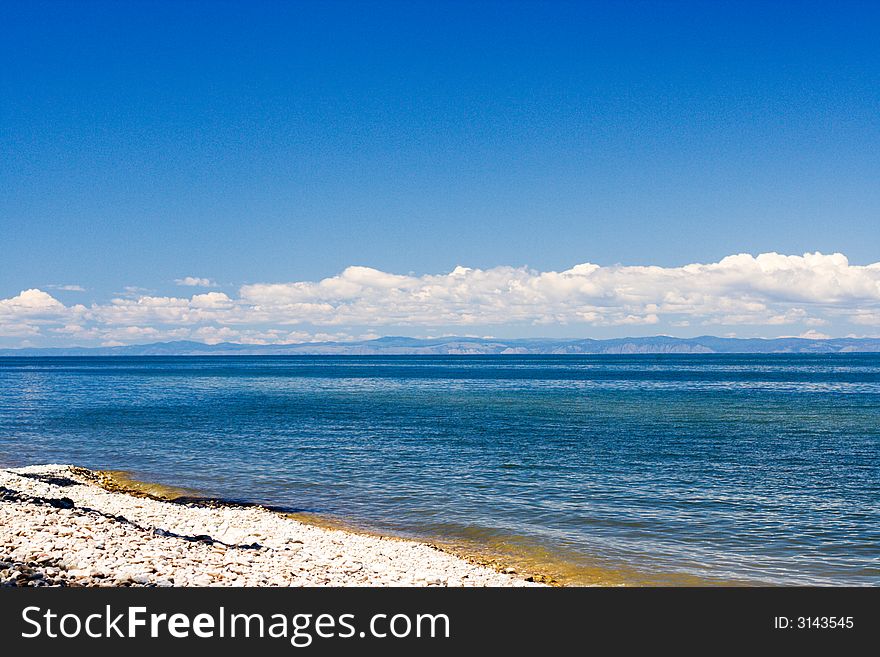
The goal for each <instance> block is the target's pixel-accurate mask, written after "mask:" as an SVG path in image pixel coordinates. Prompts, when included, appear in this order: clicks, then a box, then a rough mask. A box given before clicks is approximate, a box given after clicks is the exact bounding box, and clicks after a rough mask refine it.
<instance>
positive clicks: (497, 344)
mask: <svg viewBox="0 0 880 657" xmlns="http://www.w3.org/2000/svg"><path fill="white" fill-rule="evenodd" d="M858 352H880V338H834V339H828V340H813V339H807V338H775V339H761V338H749V339H740V338H716V337H713V336H709V335H707V336H702V337H699V338H672V337H668V336H663V335H656V336H652V337H646V338H614V339H611V340H591V339H553V338H519V339H511V340H505V339H495V338H458V337H446V338H430V339H421V338H405V337H387V338H378V339H376V340H362V341H359V342H310V343H302V344H288V345H251V344H236V343H232V342H221V343H220V344H213V345H210V344H203V343H201V342H190V341H184V340H181V341H177V342H155V343H153V344H142V345H126V346H121V347H64V348H55V347H49V348H27V349H0V356H220V355H240V356H259V355H273V356H277V355H318V354H325V355H339V356H348V355H352V356H371V355H405V354H416V355H418V354H424V355H430V354H462V355H468V354H471V355H480V354H835V353H838V354H842V353H858Z"/></svg>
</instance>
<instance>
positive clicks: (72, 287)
mask: <svg viewBox="0 0 880 657" xmlns="http://www.w3.org/2000/svg"><path fill="white" fill-rule="evenodd" d="M49 287H50V288H51V289H53V290H61V291H62V292H85V291H86V288H84V287H83V286H82V285H50V286H49Z"/></svg>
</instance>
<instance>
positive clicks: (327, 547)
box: [0, 465, 539, 586]
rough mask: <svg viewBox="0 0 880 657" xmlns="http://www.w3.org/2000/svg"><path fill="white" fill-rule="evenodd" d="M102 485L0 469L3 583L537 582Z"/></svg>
mask: <svg viewBox="0 0 880 657" xmlns="http://www.w3.org/2000/svg"><path fill="white" fill-rule="evenodd" d="M107 488H108V486H107V483H106V477H102V473H100V472H93V471H90V470H86V469H84V468H79V467H75V466H70V465H40V466H31V467H25V468H17V469H5V470H0V585H2V586H538V585H539V584H537V583H535V582H532V581H528V580H527V578H525V577H523V576H520V575H517V574H516V573H512V572H506V573H505V572H497V571H496V570H494V569H493V568H490V567H488V566H483V565H478V564H474V563H471V562H469V561H467V560H465V559H462V558H460V557H457V556H455V555H452V554H449V553H447V552H444V551H442V550H440V549H438V548H436V547H434V546H431V545H428V544H425V543H419V542H415V541H408V540H401V539H397V538H392V537H381V536H372V535H364V534H358V533H353V532H349V531H345V530H340V529H330V528H326V527H319V526H316V525H311V524H307V523H303V522H300V521H298V520H295V519H292V518H289V517H287V516H285V515H283V514H281V513H278V512H276V511H272V510H269V509H266V508H263V507H259V506H242V505H236V504H229V503H223V502H218V501H212V500H190V501H183V502H175V501H168V500H163V499H159V498H156V497H154V496H149V495H143V494H140V495H138V494H132V493H131V492H128V491H124V490H118V489H117V490H112V489H111V490H108V489H107ZM508 570H509V569H508Z"/></svg>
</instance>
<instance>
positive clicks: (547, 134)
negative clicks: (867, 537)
mask: <svg viewBox="0 0 880 657" xmlns="http://www.w3.org/2000/svg"><path fill="white" fill-rule="evenodd" d="M878 25H880V4H878V3H876V2H864V3H858V2H827V3H812V2H768V1H762V2H745V1H739V2H607V3H602V2H577V3H565V2H542V3H537V2H536V3H527V2H520V3H517V2H498V3H494V2H433V3H428V2H413V1H408V2H399V3H398V2H314V3H307V2H289V3H282V2H259V1H256V2H227V3H224V2H165V3H162V2H131V1H126V2H49V3H40V2H32V1H27V2H24V1H22V2H9V1H6V2H3V3H2V5H0V56H2V61H3V66H2V67H0V297H10V296H12V295H15V294H17V293H18V292H19V291H21V290H23V289H26V288H31V287H39V288H41V289H47V287H48V286H51V285H61V284H68V285H71V284H75V285H79V286H82V287H84V288H86V290H87V293H86V294H85V296H83V294H82V293H66V292H63V291H59V292H57V293H54V292H53V294H54V295H55V296H56V297H57V298H59V299H61V300H62V301H64V302H65V303H73V302H82V303H89V302H102V301H106V300H107V299H109V298H110V297H111V296H112V295H114V294H115V293H117V292H118V291H120V290H122V289H123V288H124V287H125V286H139V287H143V288H145V289H149V290H153V291H156V292H157V293H164V294H170V293H173V292H174V290H175V285H174V283H173V281H174V280H175V279H178V278H182V277H184V276H201V277H208V278H212V279H215V280H216V281H217V282H218V283H219V284H220V285H221V288H222V289H228V290H231V291H234V290H236V289H237V286H239V285H242V284H246V283H263V282H283V281H312V280H318V279H321V278H324V277H326V276H332V275H334V274H337V273H338V272H340V271H342V270H343V269H344V268H345V267H347V266H350V265H363V266H369V267H374V268H377V269H381V270H383V271H388V272H393V273H401V274H407V273H410V272H413V273H415V274H419V275H421V274H425V273H441V272H448V271H450V270H451V269H452V268H453V267H454V266H456V265H459V264H460V265H464V266H468V267H480V268H488V267H493V266H498V265H513V266H522V265H526V266H529V267H532V268H535V269H536V270H540V271H546V270H562V269H567V268H569V267H571V266H573V265H575V264H577V263H582V262H593V263H597V264H600V265H612V264H615V263H622V264H627V265H642V264H656V265H661V266H675V265H683V264H686V263H691V262H716V261H718V260H719V259H720V258H722V257H724V256H726V255H729V254H734V253H740V252H749V253H753V254H757V253H760V252H766V251H777V252H780V253H787V254H802V253H804V252H806V251H816V250H818V251H822V252H824V253H831V252H835V251H840V252H843V253H845V254H846V255H847V256H848V257H849V259H850V262H852V263H855V264H867V263H872V262H876V261H878V260H880V248H878V247H880V39H878ZM223 286H225V287H223ZM75 294H79V296H72V295H75Z"/></svg>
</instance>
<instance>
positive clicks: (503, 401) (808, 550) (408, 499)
mask: <svg viewBox="0 0 880 657" xmlns="http://www.w3.org/2000/svg"><path fill="white" fill-rule="evenodd" d="M0 462H2V464H4V465H10V466H15V465H25V464H32V463H47V462H64V463H75V464H78V465H82V466H85V467H89V468H93V469H113V470H124V471H126V472H128V473H130V474H131V476H132V477H133V478H135V479H139V480H143V481H147V482H156V483H160V484H166V485H170V486H174V487H180V488H181V489H184V490H186V491H198V492H199V493H200V494H203V495H206V496H211V497H218V498H223V499H230V500H237V501H246V502H256V503H261V504H266V505H270V506H276V507H280V508H282V509H284V510H285V511H288V512H291V513H295V514H299V515H300V517H306V518H311V519H315V518H317V519H319V520H322V521H326V522H331V523H341V524H343V525H345V526H348V527H352V528H355V529H361V530H364V531H370V532H377V533H387V534H393V535H398V536H403V537H411V538H417V539H420V540H425V541H428V542H435V543H437V544H439V545H443V546H445V547H447V548H448V549H451V550H453V551H460V552H462V553H465V554H469V555H472V556H477V557H478V558H485V559H487V560H492V559H497V560H499V561H501V562H504V563H510V564H512V565H514V566H515V567H517V569H518V570H520V572H530V571H534V572H542V573H546V574H548V575H550V576H551V577H554V578H556V579H558V580H560V581H562V582H565V583H578V584H591V583H602V584H642V585H644V584H647V585H652V584H720V583H725V584H856V585H858V584H867V585H872V584H874V585H876V584H878V583H880V357H878V356H876V355H823V356H811V355H757V356H740V355H724V356H711V355H700V356H644V355H641V356H547V357H538V356H494V357H482V356H480V357H472V356H468V357H457V356H431V357H414V356H402V357H329V356H317V357H211V358H202V357H177V358H167V357H139V358H122V357H114V358H77V357H75V358H0Z"/></svg>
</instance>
